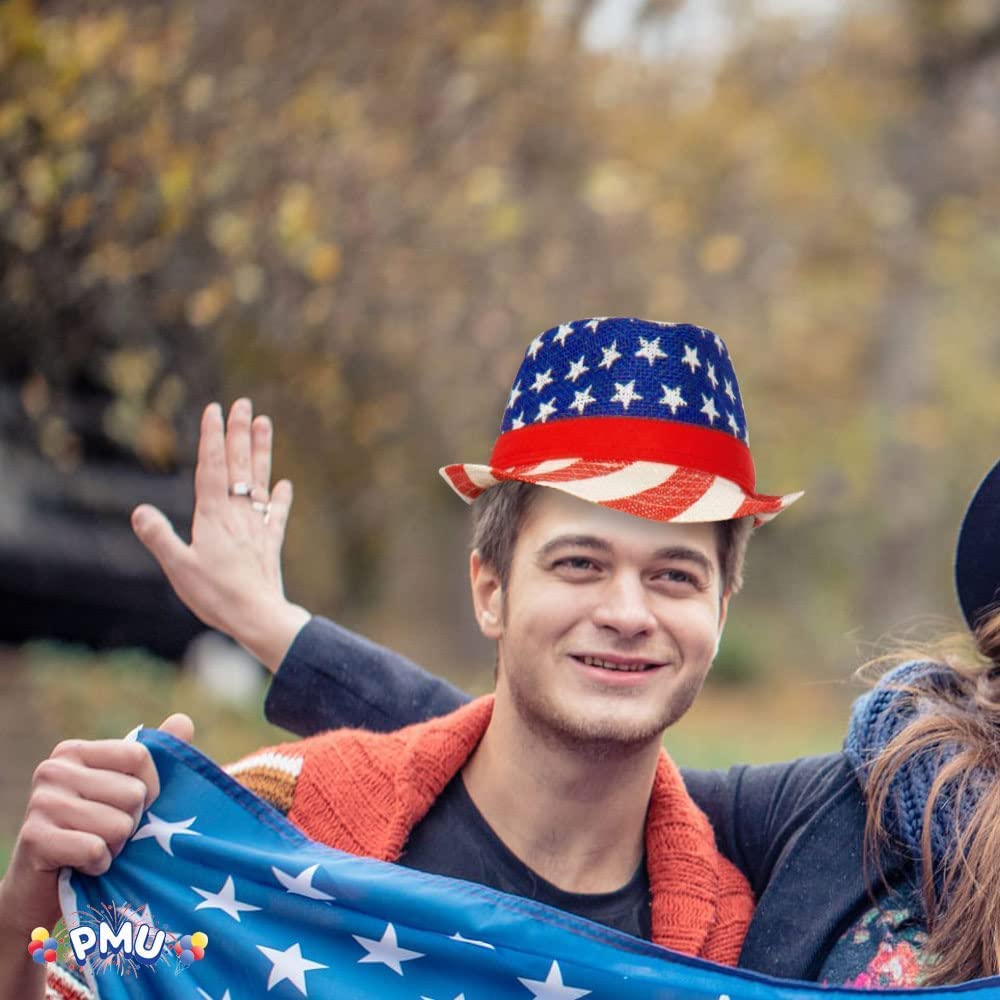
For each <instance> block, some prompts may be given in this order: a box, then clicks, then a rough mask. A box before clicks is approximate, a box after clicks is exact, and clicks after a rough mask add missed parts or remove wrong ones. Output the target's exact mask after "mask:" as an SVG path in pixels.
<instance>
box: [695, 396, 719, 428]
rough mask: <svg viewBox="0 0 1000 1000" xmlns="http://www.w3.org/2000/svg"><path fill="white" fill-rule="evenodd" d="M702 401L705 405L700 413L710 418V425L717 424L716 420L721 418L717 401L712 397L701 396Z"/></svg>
mask: <svg viewBox="0 0 1000 1000" xmlns="http://www.w3.org/2000/svg"><path fill="white" fill-rule="evenodd" d="M701 401H702V402H703V403H704V404H705V405H704V406H703V407H702V408H701V409H700V410H699V411H698V412H699V413H704V414H705V416H706V417H708V422H709V423H710V424H713V425H714V424H715V418H716V417H717V416H719V411H718V410H717V409H716V408H715V400H714V399H713V398H712V397H711V396H706V395H705V394H704V393H702V394H701Z"/></svg>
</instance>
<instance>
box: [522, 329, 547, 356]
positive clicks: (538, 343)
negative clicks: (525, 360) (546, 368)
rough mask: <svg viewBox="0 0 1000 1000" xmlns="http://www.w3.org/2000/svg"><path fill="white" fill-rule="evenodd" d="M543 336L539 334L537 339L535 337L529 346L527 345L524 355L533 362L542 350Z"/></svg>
mask: <svg viewBox="0 0 1000 1000" xmlns="http://www.w3.org/2000/svg"><path fill="white" fill-rule="evenodd" d="M544 336H545V334H544V333H540V334H539V335H538V336H537V337H535V339H534V340H533V341H532V342H531V343H530V344H528V350H527V351H526V352H525V353H526V354H527V355H528V357H529V358H531V360H532V361H534V360H535V356H536V355H537V354H538V352H539V351H540V350H541V349H542V343H543V339H542V338H543V337H544Z"/></svg>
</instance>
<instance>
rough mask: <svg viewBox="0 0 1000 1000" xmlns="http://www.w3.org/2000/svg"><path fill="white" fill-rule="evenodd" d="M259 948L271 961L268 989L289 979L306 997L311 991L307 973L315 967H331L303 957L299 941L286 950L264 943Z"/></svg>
mask: <svg viewBox="0 0 1000 1000" xmlns="http://www.w3.org/2000/svg"><path fill="white" fill-rule="evenodd" d="M257 950H258V951H259V952H261V953H262V954H263V955H264V957H265V958H266V959H267V960H268V961H269V962H270V963H271V975H270V976H269V977H268V980H267V988H268V991H270V990H273V989H274V987H275V986H277V985H278V983H280V982H282V981H284V980H285V979H287V980H288V981H289V982H290V983H291V984H292V985H293V986H294V987H295V988H296V989H297V990H298V991H299V992H300V993H301V994H302V995H303V996H304V997H307V996H309V993H308V991H307V990H306V973H307V972H312V971H313V970H314V969H329V968H330V966H328V965H322V964H321V963H319V962H313V961H310V960H309V959H308V958H303V957H302V949H301V948H300V947H299V943H298V942H297V941H296V942H295V944H293V945H291V946H290V947H288V948H286V949H285V950H284V951H280V950H279V949H277V948H265V947H264V945H262V944H259V945H257Z"/></svg>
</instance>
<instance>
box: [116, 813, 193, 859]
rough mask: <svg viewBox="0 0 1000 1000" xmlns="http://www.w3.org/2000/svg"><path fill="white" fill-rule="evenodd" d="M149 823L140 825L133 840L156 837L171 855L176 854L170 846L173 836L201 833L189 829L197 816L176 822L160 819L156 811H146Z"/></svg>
mask: <svg viewBox="0 0 1000 1000" xmlns="http://www.w3.org/2000/svg"><path fill="white" fill-rule="evenodd" d="M146 816H147V819H148V821H147V823H146V825H145V826H143V827H140V828H139V829H138V830H136V832H135V833H134V834H133V835H132V839H133V840H145V839H146V838H147V837H154V838H155V839H156V842H157V843H158V844H159V845H160V847H162V848H163V850H165V851H166V852H167V854H169V855H170V856H171V857H173V856H174V852H173V849H172V848H171V846H170V839H171V837H181V836H184V837H200V836H201V834H200V833H199V832H198V831H197V830H189V829H188V827H189V826H191V824H192V823H193V822H194V821H195V820H196V819H197V818H198V817H197V816H192V817H191V818H190V819H182V820H178V821H177V822H175V823H168V822H167V821H166V820H163V819H160V818H159V816H156V815H155V814H154V813H151V812H148V813H146Z"/></svg>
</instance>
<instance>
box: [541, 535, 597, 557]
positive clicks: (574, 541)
mask: <svg viewBox="0 0 1000 1000" xmlns="http://www.w3.org/2000/svg"><path fill="white" fill-rule="evenodd" d="M568 545H570V546H572V547H573V548H577V549H592V550H593V551H595V552H610V551H611V546H610V545H608V543H607V542H606V541H604V539H603V538H598V537H597V536H596V535H559V536H558V537H557V538H553V539H552V540H551V541H549V542H546V543H545V544H544V545H543V546H542V547H541V548H540V549H539V550H538V556H539V558H543V559H544V558H545V556H547V555H549V553H551V552H554V551H555V550H556V549H561V548H564V547H565V546H568Z"/></svg>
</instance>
